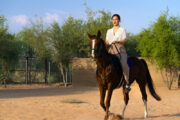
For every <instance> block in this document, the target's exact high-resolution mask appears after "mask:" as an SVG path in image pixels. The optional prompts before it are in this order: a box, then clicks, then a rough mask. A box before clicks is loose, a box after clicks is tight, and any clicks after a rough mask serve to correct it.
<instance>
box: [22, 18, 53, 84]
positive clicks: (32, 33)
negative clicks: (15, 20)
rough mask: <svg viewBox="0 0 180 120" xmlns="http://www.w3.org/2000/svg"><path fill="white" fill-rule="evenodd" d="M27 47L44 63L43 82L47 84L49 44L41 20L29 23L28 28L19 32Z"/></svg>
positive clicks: (45, 29)
mask: <svg viewBox="0 0 180 120" xmlns="http://www.w3.org/2000/svg"><path fill="white" fill-rule="evenodd" d="M21 32H22V34H24V35H23V36H24V38H26V41H27V43H28V45H30V47H31V48H33V49H34V51H35V52H36V53H37V55H38V57H39V58H40V60H42V61H44V72H45V73H44V80H45V83H46V84H47V83H48V80H47V77H48V62H49V61H50V58H51V43H50V42H49V38H48V36H49V35H48V30H47V26H45V24H44V23H43V20H42V19H41V18H36V19H35V20H34V21H33V20H31V21H30V26H29V27H26V28H24V29H23V31H21Z"/></svg>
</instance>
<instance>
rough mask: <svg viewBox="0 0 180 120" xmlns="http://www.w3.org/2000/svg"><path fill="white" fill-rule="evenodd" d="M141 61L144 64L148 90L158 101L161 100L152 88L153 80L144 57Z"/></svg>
mask: <svg viewBox="0 0 180 120" xmlns="http://www.w3.org/2000/svg"><path fill="white" fill-rule="evenodd" d="M141 61H142V62H143V64H144V65H145V67H146V71H147V83H148V88H149V91H150V93H151V95H152V96H153V97H154V98H155V99H156V100H158V101H160V100H161V98H160V97H159V95H158V94H157V93H156V91H155V89H154V86H153V81H152V78H151V75H150V73H149V69H148V66H147V63H146V61H145V60H144V59H141Z"/></svg>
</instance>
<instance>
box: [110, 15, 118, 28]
mask: <svg viewBox="0 0 180 120" xmlns="http://www.w3.org/2000/svg"><path fill="white" fill-rule="evenodd" d="M112 23H113V26H118V25H119V19H118V17H117V16H114V17H113V18H112Z"/></svg>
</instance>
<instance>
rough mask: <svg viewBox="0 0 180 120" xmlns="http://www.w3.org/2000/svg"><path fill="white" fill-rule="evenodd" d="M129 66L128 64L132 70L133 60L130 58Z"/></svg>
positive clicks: (128, 60)
mask: <svg viewBox="0 0 180 120" xmlns="http://www.w3.org/2000/svg"><path fill="white" fill-rule="evenodd" d="M127 64H128V66H129V68H132V67H133V59H132V58H130V57H128V59H127Z"/></svg>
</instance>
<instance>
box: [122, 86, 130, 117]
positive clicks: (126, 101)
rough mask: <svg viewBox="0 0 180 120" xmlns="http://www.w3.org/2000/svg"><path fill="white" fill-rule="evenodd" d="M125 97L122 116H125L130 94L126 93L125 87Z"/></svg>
mask: <svg viewBox="0 0 180 120" xmlns="http://www.w3.org/2000/svg"><path fill="white" fill-rule="evenodd" d="M123 95H124V107H123V109H122V112H121V115H122V116H124V112H125V110H126V106H127V104H128V101H129V93H127V92H125V87H123Z"/></svg>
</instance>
